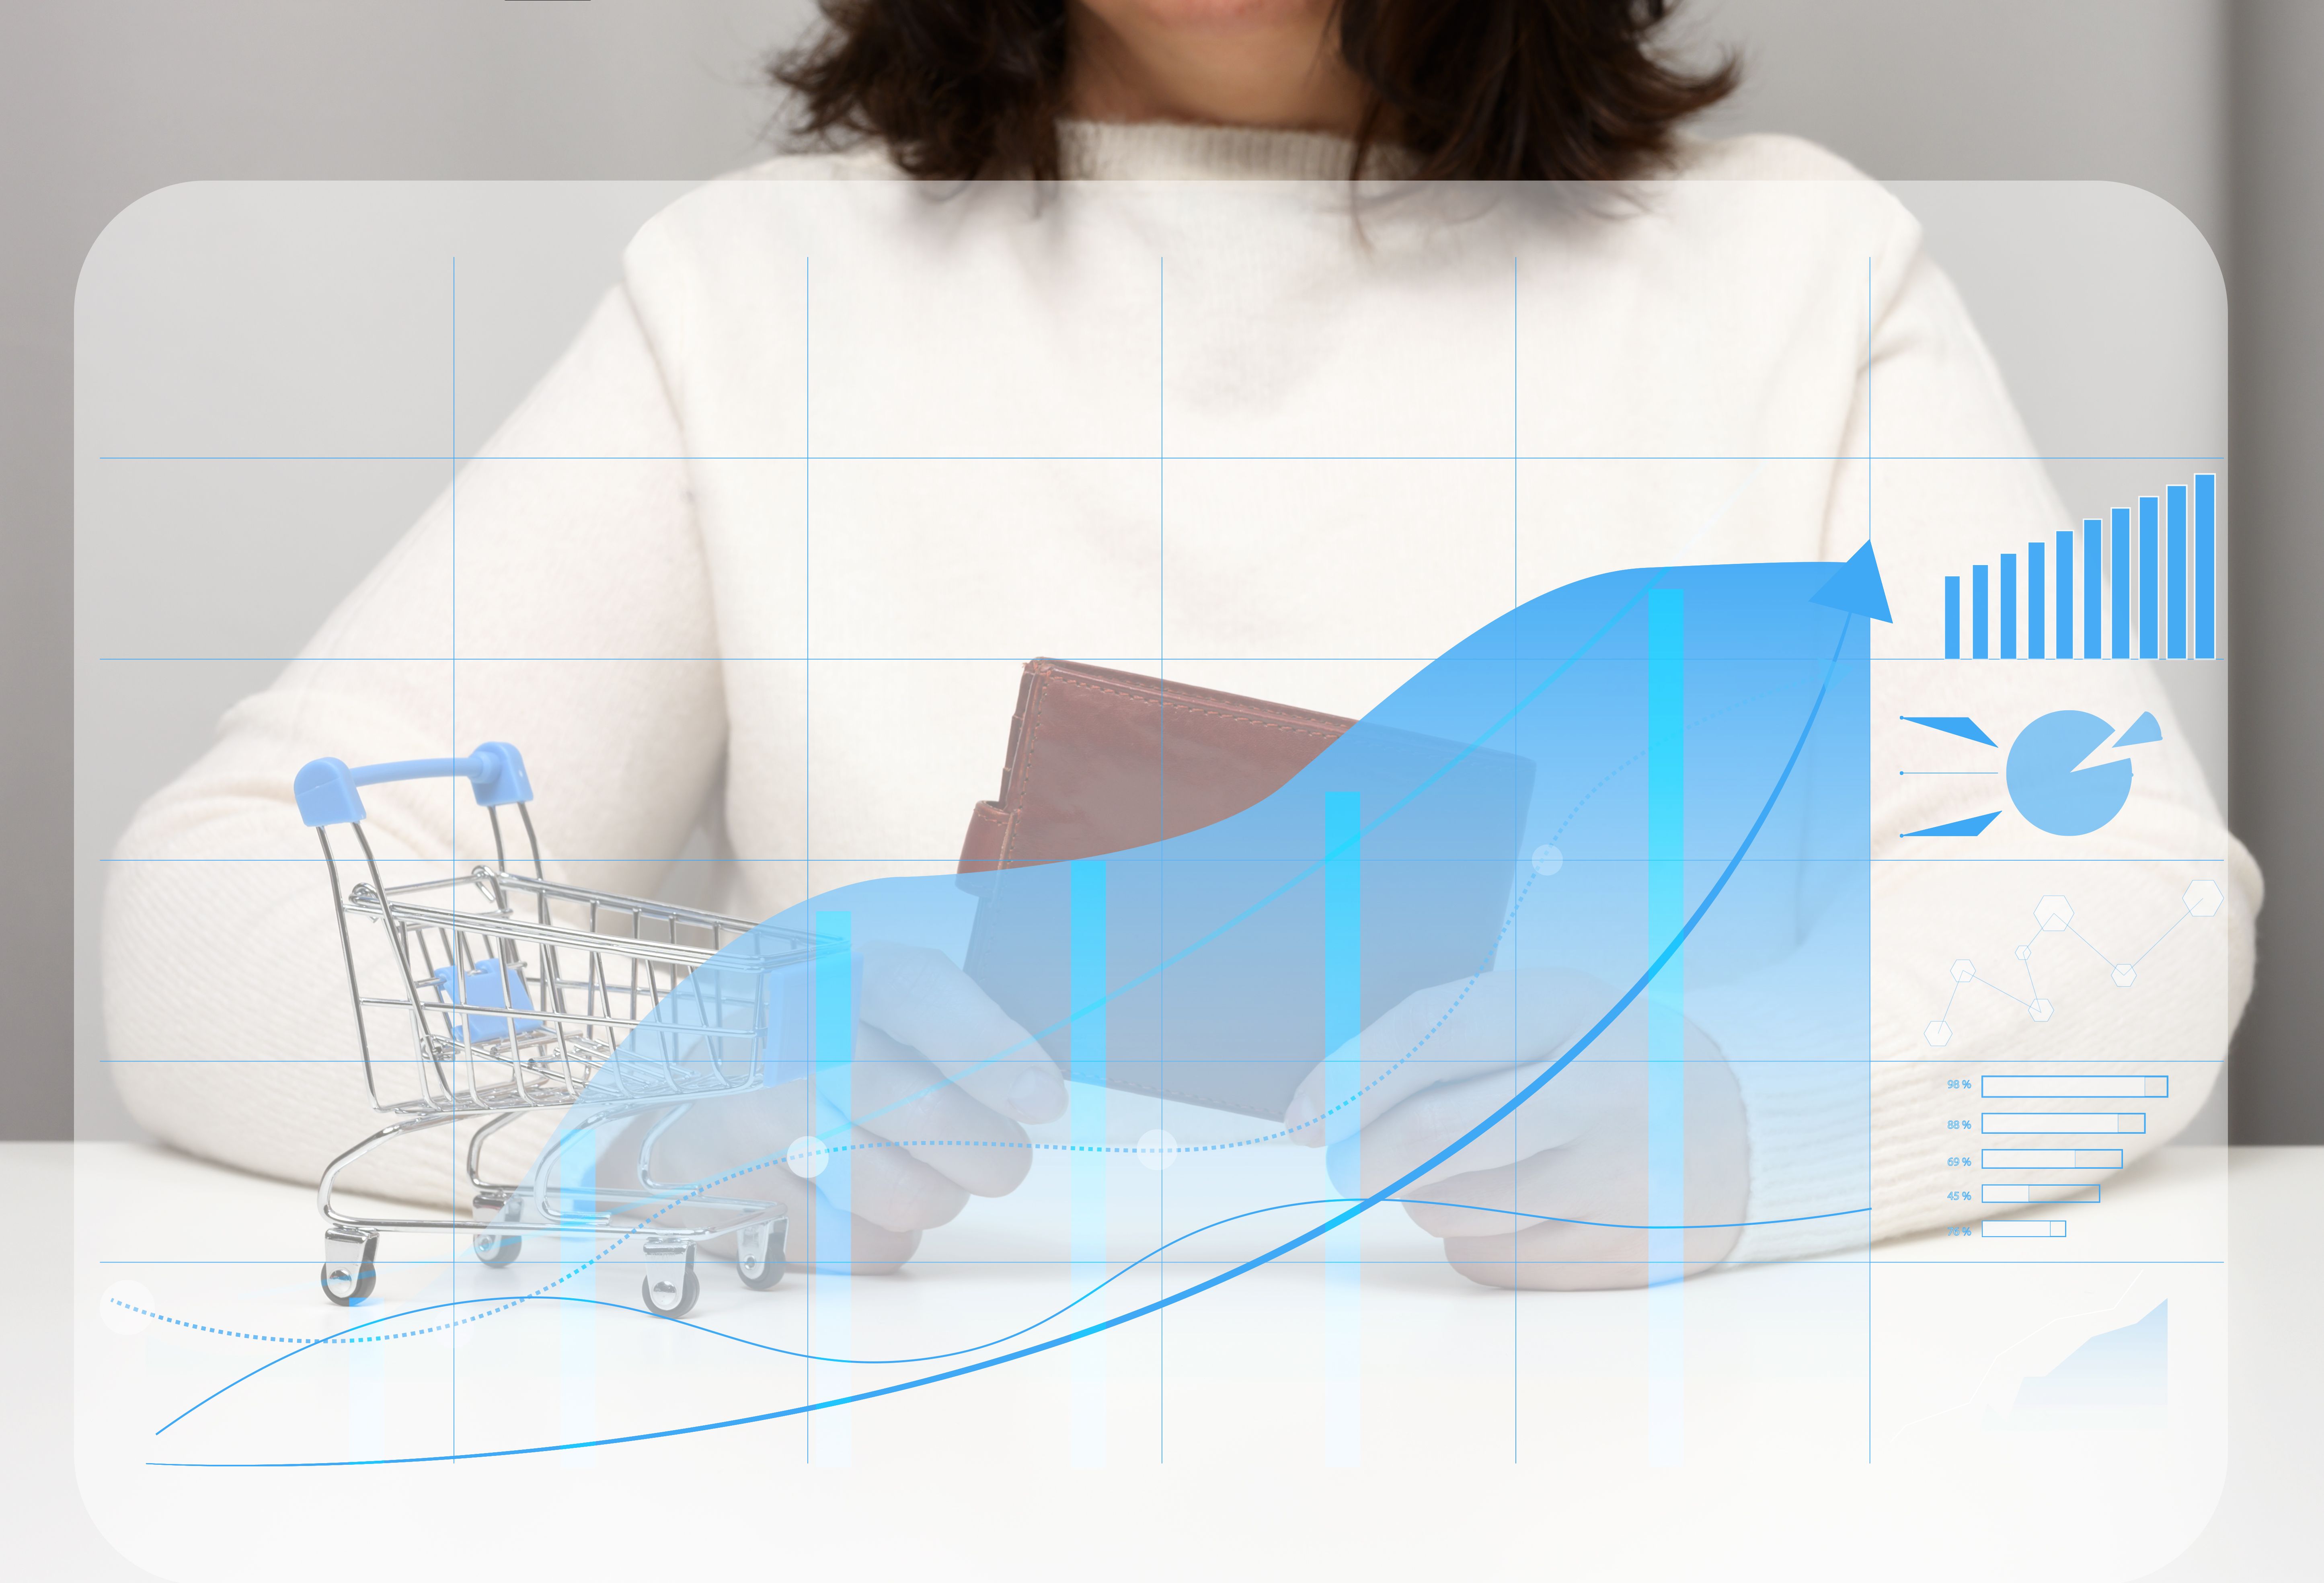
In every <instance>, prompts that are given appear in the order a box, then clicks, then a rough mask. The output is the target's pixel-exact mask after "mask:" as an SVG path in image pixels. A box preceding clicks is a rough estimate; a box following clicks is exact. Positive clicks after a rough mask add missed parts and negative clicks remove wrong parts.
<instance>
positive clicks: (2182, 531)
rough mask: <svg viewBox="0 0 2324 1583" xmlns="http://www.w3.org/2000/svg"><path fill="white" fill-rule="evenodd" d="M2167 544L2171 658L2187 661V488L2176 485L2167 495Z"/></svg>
mask: <svg viewBox="0 0 2324 1583" xmlns="http://www.w3.org/2000/svg"><path fill="white" fill-rule="evenodd" d="M2163 502H2164V506H2163V520H2164V523H2166V527H2165V530H2164V531H2165V532H2166V533H2167V534H2168V535H2169V537H2168V539H2167V541H2166V548H2165V551H2164V562H2163V564H2164V565H2166V566H2167V567H2169V568H2170V570H2169V572H2168V574H2167V575H2168V577H2169V579H2170V581H2169V583H2168V584H2167V586H2166V587H2165V588H2164V589H2163V597H2165V598H2166V599H2168V600H2169V601H2170V602H2171V609H2170V612H2169V614H2168V615H2167V616H2164V618H2163V619H2164V622H2165V626H2166V633H2165V636H2166V641H2167V642H2168V644H2169V649H2170V657H2171V658H2172V659H2173V660H2183V659H2185V658H2186V657H2187V486H2185V485H2184V484H2173V485H2172V486H2170V487H2169V488H2167V489H2165V490H2164V491H2163Z"/></svg>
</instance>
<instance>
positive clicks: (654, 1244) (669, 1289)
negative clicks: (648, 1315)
mask: <svg viewBox="0 0 2324 1583" xmlns="http://www.w3.org/2000/svg"><path fill="white" fill-rule="evenodd" d="M639 1290H640V1291H642V1292H643V1293H644V1294H645V1300H646V1307H648V1308H650V1309H651V1310H653V1311H654V1312H656V1313H658V1314H659V1315H660V1316H661V1317H662V1318H663V1319H682V1318H684V1317H685V1315H686V1313H687V1310H690V1309H692V1308H693V1307H694V1300H695V1299H696V1298H697V1297H700V1296H701V1295H702V1282H700V1281H699V1280H697V1279H696V1277H695V1273H694V1245H693V1244H692V1243H690V1242H679V1241H678V1240H677V1239H675V1238H672V1239H670V1240H669V1241H668V1242H662V1241H660V1240H659V1239H658V1240H656V1241H651V1242H649V1243H647V1244H646V1278H645V1279H644V1280H643V1281H642V1282H639Z"/></svg>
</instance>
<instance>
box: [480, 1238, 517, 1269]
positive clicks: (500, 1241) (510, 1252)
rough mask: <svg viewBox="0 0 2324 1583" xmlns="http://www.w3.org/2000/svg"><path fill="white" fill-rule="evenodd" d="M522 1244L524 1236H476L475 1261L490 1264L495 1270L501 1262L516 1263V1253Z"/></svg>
mask: <svg viewBox="0 0 2324 1583" xmlns="http://www.w3.org/2000/svg"><path fill="white" fill-rule="evenodd" d="M523 1246H524V1238H522V1237H521V1236H478V1237H477V1238H476V1262H477V1263H478V1264H490V1265H491V1266H492V1267H493V1269H495V1270H497V1269H499V1268H500V1267H501V1266H502V1265H503V1264H514V1263H516V1255H517V1253H518V1251H519V1250H520V1249H521V1248H522V1247H523Z"/></svg>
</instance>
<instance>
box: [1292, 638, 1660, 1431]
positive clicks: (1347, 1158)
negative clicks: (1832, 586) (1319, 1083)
mask: <svg viewBox="0 0 2324 1583" xmlns="http://www.w3.org/2000/svg"><path fill="white" fill-rule="evenodd" d="M1652 619H1653V617H1652V615H1651V606H1650V607H1649V616H1648V621H1649V623H1651V621H1652ZM1651 641H1652V640H1651V636H1650V637H1649V642H1651ZM1363 833H1364V816H1363V797H1362V795H1361V793H1360V792H1355V791H1326V792H1324V793H1323V1057H1324V1061H1325V1064H1324V1068H1323V1140H1324V1143H1325V1145H1326V1146H1327V1147H1328V1148H1329V1149H1330V1151H1331V1161H1332V1168H1333V1170H1334V1171H1341V1172H1342V1173H1344V1175H1345V1176H1346V1178H1347V1179H1348V1180H1362V1179H1363V1164H1362V1150H1363V1134H1362V1129H1361V1128H1360V1126H1359V1125H1357V1124H1358V1123H1359V1121H1360V1119H1361V1116H1360V1113H1359V1111H1358V1109H1357V1106H1356V1099H1357V1096H1359V1095H1360V1094H1361V1093H1362V1091H1363V1086H1364V1076H1363V1066H1362V1063H1361V1061H1360V1059H1359V1057H1360V1051H1361V1048H1362V1047H1361V1044H1360V1035H1361V1034H1362V1032H1363V1031H1364V936H1363V920H1364V866H1363V846H1362V842H1363ZM1334 1056H1337V1057H1339V1058H1340V1059H1338V1060H1333V1059H1332V1058H1333V1057H1334ZM1363 1258H1364V1243H1363V1227H1362V1226H1361V1225H1360V1223H1357V1222H1352V1221H1351V1222H1350V1223H1349V1224H1347V1225H1344V1226H1338V1227H1333V1229H1332V1230H1330V1231H1328V1232H1326V1233H1324V1235H1323V1259H1324V1268H1323V1462H1324V1465H1325V1466H1326V1467H1360V1466H1361V1465H1362V1461H1363V1427H1364V1416H1363V1414H1364V1397H1363V1273H1364V1266H1363Z"/></svg>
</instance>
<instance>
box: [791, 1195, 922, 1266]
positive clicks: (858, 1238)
mask: <svg viewBox="0 0 2324 1583" xmlns="http://www.w3.org/2000/svg"><path fill="white" fill-rule="evenodd" d="M798 1206H799V1207H798V1208H794V1209H793V1210H792V1211H791V1216H790V1227H789V1229H788V1232H787V1233H786V1234H785V1236H784V1238H783V1257H784V1258H785V1259H786V1260H787V1261H788V1262H789V1263H790V1264H797V1265H804V1266H806V1267H807V1268H809V1269H812V1270H813V1271H814V1272H815V1273H816V1274H818V1275H892V1274H894V1273H896V1271H897V1270H898V1269H899V1267H900V1266H901V1265H902V1264H904V1263H905V1262H906V1261H907V1260H908V1259H909V1258H910V1257H911V1256H912V1255H913V1254H915V1253H917V1252H918V1251H919V1246H920V1234H919V1233H918V1232H917V1231H895V1230H891V1229H890V1228H889V1227H884V1226H879V1225H875V1224H873V1223H872V1222H871V1221H869V1220H866V1219H864V1218H862V1217H861V1216H857V1215H850V1214H847V1213H846V1212H845V1211H844V1210H840V1209H836V1208H833V1207H832V1206H831V1204H830V1203H829V1202H828V1201H827V1200H825V1199H824V1197H823V1196H822V1195H821V1194H820V1193H817V1192H814V1191H812V1190H810V1191H809V1192H807V1195H806V1196H805V1197H804V1198H803V1199H799V1200H798Z"/></svg>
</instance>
